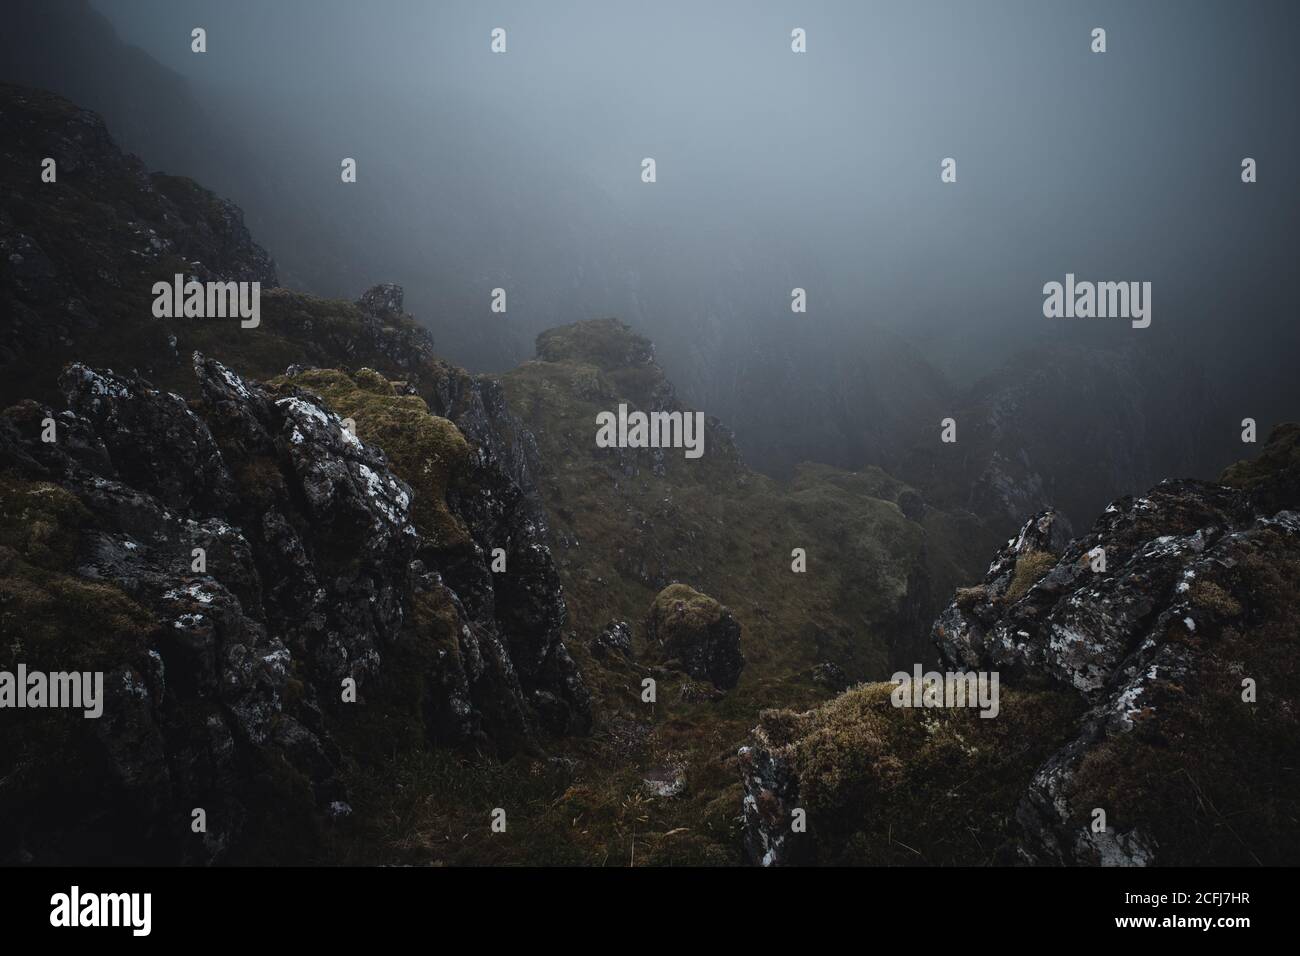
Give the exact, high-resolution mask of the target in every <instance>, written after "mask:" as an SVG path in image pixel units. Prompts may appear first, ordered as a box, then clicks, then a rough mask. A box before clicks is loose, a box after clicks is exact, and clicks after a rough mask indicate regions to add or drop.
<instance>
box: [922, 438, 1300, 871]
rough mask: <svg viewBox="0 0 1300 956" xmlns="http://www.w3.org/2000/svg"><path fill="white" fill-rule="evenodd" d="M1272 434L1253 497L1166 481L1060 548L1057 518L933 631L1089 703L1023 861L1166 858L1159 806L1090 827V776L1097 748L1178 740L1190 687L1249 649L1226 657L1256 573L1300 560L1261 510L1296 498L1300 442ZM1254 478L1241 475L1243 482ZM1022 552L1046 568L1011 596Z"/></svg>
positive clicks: (1037, 798)
mask: <svg viewBox="0 0 1300 956" xmlns="http://www.w3.org/2000/svg"><path fill="white" fill-rule="evenodd" d="M1274 439H1275V442H1274V443H1272V444H1271V445H1270V446H1268V447H1266V450H1265V453H1264V454H1262V455H1261V456H1260V459H1259V465H1258V471H1257V475H1258V477H1257V480H1256V481H1254V482H1247V481H1244V480H1243V481H1242V484H1243V485H1246V486H1248V487H1250V488H1251V491H1249V492H1242V491H1237V490H1233V489H1229V488H1224V487H1222V486H1216V485H1211V484H1207V483H1203V482H1195V481H1179V480H1166V481H1163V482H1161V483H1160V484H1159V485H1157V486H1156V487H1155V488H1154V489H1152V490H1151V491H1150V492H1149V493H1148V494H1146V495H1144V496H1140V497H1136V498H1133V497H1126V498H1122V499H1120V500H1118V501H1116V502H1114V503H1113V504H1111V505H1110V506H1109V507H1107V508H1106V510H1105V512H1104V513H1103V514H1102V515H1101V516H1100V517H1099V518H1098V519H1097V522H1096V523H1095V524H1094V525H1093V527H1092V529H1091V530H1090V531H1089V533H1088V534H1087V535H1085V536H1084V537H1083V538H1080V539H1078V540H1076V541H1073V542H1071V543H1070V544H1068V545H1067V546H1065V547H1061V546H1060V543H1059V542H1058V541H1056V540H1052V537H1053V531H1054V522H1053V520H1052V519H1053V516H1052V515H1051V514H1050V513H1047V514H1044V515H1039V516H1037V517H1036V518H1034V519H1032V520H1031V521H1030V522H1029V523H1028V524H1026V526H1025V528H1024V529H1023V530H1022V531H1021V533H1020V535H1019V536H1018V537H1017V538H1016V539H1014V540H1013V541H1012V542H1010V543H1009V544H1008V546H1007V547H1006V548H1005V549H1003V551H1002V552H1000V553H999V555H998V557H997V558H996V559H995V560H994V562H993V564H992V565H991V567H990V569H989V573H988V575H987V576H986V578H985V581H984V584H983V585H982V586H981V588H979V589H978V590H977V591H976V589H972V590H973V591H976V593H974V594H968V595H965V596H963V595H961V594H959V595H958V599H957V600H956V601H954V602H953V603H952V604H951V605H950V606H949V607H948V609H947V610H945V611H944V613H943V614H942V615H941V616H940V618H939V621H938V622H936V625H935V628H934V635H935V639H936V642H937V643H938V645H939V647H940V649H941V651H942V652H943V653H944V655H945V657H946V658H947V660H948V661H949V662H950V663H951V664H954V665H957V666H962V667H967V668H993V669H998V668H1005V669H1007V670H1010V671H1012V672H1016V673H1020V674H1023V675H1027V676H1030V677H1045V678H1047V679H1049V680H1051V681H1053V682H1056V683H1059V684H1063V685H1066V686H1068V687H1070V688H1071V689H1073V690H1074V691H1076V692H1077V693H1079V694H1080V695H1082V697H1083V698H1084V699H1085V700H1086V701H1087V702H1088V704H1089V705H1090V706H1091V709H1090V710H1089V712H1088V714H1087V715H1086V716H1085V718H1084V719H1083V720H1082V722H1081V724H1080V729H1079V733H1078V735H1077V736H1076V737H1075V739H1074V740H1072V741H1071V742H1070V743H1069V744H1067V745H1066V746H1065V747H1064V748H1063V749H1062V750H1061V751H1060V752H1058V753H1057V754H1056V755H1054V756H1053V757H1052V758H1051V759H1049V760H1048V761H1047V762H1046V763H1045V764H1044V765H1043V766H1042V768H1041V769H1040V770H1039V771H1038V773H1037V774H1036V775H1035V777H1034V779H1033V782H1032V784H1031V786H1030V788H1029V791H1028V793H1027V794H1026V796H1025V798H1024V800H1023V801H1022V802H1021V805H1020V807H1019V809H1018V811H1017V819H1018V820H1019V822H1020V825H1021V826H1022V828H1023V829H1024V832H1025V835H1026V839H1025V843H1024V846H1023V847H1022V849H1021V853H1022V855H1023V856H1024V858H1025V859H1027V860H1030V861H1034V862H1053V863H1100V864H1102V865H1146V864H1149V863H1155V862H1159V861H1160V860H1161V859H1162V857H1163V854H1162V849H1161V847H1160V844H1159V841H1158V840H1157V839H1156V838H1155V837H1154V835H1153V833H1152V831H1153V829H1159V823H1158V822H1157V821H1155V820H1152V819H1150V811H1146V812H1144V813H1142V814H1140V815H1139V814H1133V813H1130V814H1129V815H1128V818H1127V819H1124V820H1122V821H1121V822H1118V823H1117V825H1116V826H1112V827H1111V828H1109V829H1108V830H1106V831H1104V832H1093V830H1092V829H1091V827H1090V826H1088V825H1087V824H1088V819H1087V817H1088V812H1090V811H1091V809H1092V807H1091V806H1086V805H1084V804H1086V802H1087V801H1083V802H1082V803H1081V801H1080V796H1079V791H1084V790H1087V789H1088V785H1087V784H1085V783H1082V782H1081V780H1080V777H1081V774H1083V772H1084V770H1085V768H1087V767H1089V766H1091V765H1097V764H1099V763H1100V762H1101V760H1102V759H1103V758H1102V756H1101V754H1103V753H1110V752H1111V751H1112V750H1113V749H1114V748H1117V747H1119V748H1122V747H1133V746H1141V745H1139V744H1136V743H1134V742H1133V741H1134V740H1136V739H1138V738H1141V739H1145V740H1152V741H1154V740H1158V739H1160V738H1162V737H1165V738H1167V737H1170V736H1172V735H1173V734H1174V733H1175V731H1174V730H1173V729H1172V728H1174V727H1177V726H1179V724H1180V723H1181V722H1182V721H1184V720H1186V719H1189V718H1188V715H1189V714H1194V713H1195V712H1196V709H1197V708H1200V707H1203V706H1206V704H1205V702H1204V701H1198V700H1196V699H1195V697H1194V696H1193V695H1192V694H1191V689H1192V687H1193V686H1194V685H1195V684H1197V683H1198V682H1200V681H1201V680H1203V679H1204V675H1205V674H1206V673H1207V672H1208V671H1210V670H1211V669H1213V668H1216V667H1218V666H1219V664H1218V661H1219V659H1220V655H1223V654H1225V653H1226V654H1229V655H1232V654H1235V653H1239V652H1236V651H1233V650H1230V648H1231V645H1232V644H1233V643H1234V642H1235V641H1237V640H1238V637H1237V633H1238V632H1237V631H1236V629H1235V627H1232V626H1231V625H1230V626H1229V627H1228V629H1227V633H1226V636H1225V635H1224V625H1225V620H1224V619H1225V618H1228V619H1231V618H1237V617H1239V616H1240V615H1241V614H1242V613H1243V608H1244V607H1246V606H1248V605H1249V604H1250V601H1251V598H1250V594H1251V589H1252V587H1254V586H1256V585H1253V584H1252V583H1251V581H1250V575H1248V574H1246V573H1245V572H1246V569H1247V568H1250V567H1252V565H1254V566H1255V567H1258V563H1257V562H1258V561H1259V560H1261V559H1262V560H1264V561H1267V562H1270V563H1273V564H1277V565H1281V566H1286V565H1287V564H1289V563H1290V562H1293V561H1294V556H1295V555H1297V554H1300V516H1297V514H1296V512H1294V511H1289V510H1282V511H1278V512H1276V513H1275V514H1269V513H1264V514H1260V513H1258V512H1257V510H1256V509H1257V507H1258V506H1259V505H1260V504H1261V503H1266V504H1268V505H1278V504H1282V503H1289V504H1291V505H1292V506H1294V505H1296V504H1300V501H1298V500H1297V499H1296V497H1295V496H1294V494H1293V493H1292V494H1287V493H1286V489H1291V491H1292V492H1293V491H1294V481H1295V477H1294V476H1295V467H1296V466H1295V462H1294V461H1293V460H1292V458H1291V456H1290V453H1289V451H1287V450H1285V449H1286V448H1287V447H1288V446H1289V444H1290V443H1291V442H1293V441H1294V438H1293V434H1292V432H1291V431H1290V430H1289V429H1283V430H1279V431H1278V432H1277V433H1276V434H1275V436H1274ZM1249 472H1250V469H1249V468H1247V467H1245V466H1237V467H1236V469H1235V474H1236V476H1237V477H1238V478H1241V477H1242V476H1243V475H1245V474H1247V473H1249ZM1233 474H1234V470H1230V471H1229V472H1228V475H1229V476H1231V475H1233ZM1262 488H1267V489H1268V491H1265V492H1262V493H1261V489H1262ZM1274 489H1282V490H1283V493H1282V494H1281V495H1274V494H1273V493H1272V492H1273V490H1274ZM1027 554H1039V555H1043V554H1051V558H1050V560H1049V561H1047V562H1046V565H1045V566H1042V567H1040V569H1039V570H1038V571H1037V572H1036V574H1035V576H1036V577H1037V580H1036V581H1035V582H1033V583H1032V584H1031V585H1029V586H1028V587H1027V588H1026V589H1023V590H1022V591H1021V592H1020V593H1019V595H1017V593H1016V592H1015V589H1014V587H1013V585H1014V583H1015V578H1016V574H1017V567H1018V565H1019V564H1020V563H1021V562H1023V561H1024V560H1025V556H1026V555H1027ZM1102 555H1104V569H1103V567H1102V563H1101V562H1100V561H1098V560H1097V559H1098V557H1099V556H1102ZM1258 573H1259V572H1258V571H1256V572H1255V574H1258ZM1216 632H1219V633H1217V634H1216ZM1214 693H1216V695H1217V694H1223V695H1224V696H1227V697H1228V698H1231V696H1232V695H1233V693H1235V691H1234V690H1233V687H1232V685H1231V684H1229V685H1228V686H1226V687H1223V686H1220V687H1219V688H1218V689H1217V691H1215V692H1214ZM1243 706H1244V705H1243ZM1129 735H1133V737H1132V738H1130V740H1129V742H1128V743H1125V738H1127V737H1128V736H1129ZM1201 746H1202V747H1204V748H1207V749H1208V748H1212V747H1213V744H1212V743H1211V742H1209V741H1202V743H1201ZM1135 816H1140V817H1146V818H1147V819H1145V820H1141V821H1140V822H1139V821H1138V820H1134V817H1135Z"/></svg>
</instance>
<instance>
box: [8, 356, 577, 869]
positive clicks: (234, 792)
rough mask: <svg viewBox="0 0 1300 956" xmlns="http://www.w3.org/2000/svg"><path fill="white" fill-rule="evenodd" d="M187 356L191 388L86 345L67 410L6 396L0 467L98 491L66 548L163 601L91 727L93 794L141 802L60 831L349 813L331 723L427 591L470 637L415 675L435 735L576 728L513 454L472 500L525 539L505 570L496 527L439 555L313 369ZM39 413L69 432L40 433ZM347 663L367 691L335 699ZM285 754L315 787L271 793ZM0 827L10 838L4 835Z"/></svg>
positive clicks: (179, 830)
mask: <svg viewBox="0 0 1300 956" xmlns="http://www.w3.org/2000/svg"><path fill="white" fill-rule="evenodd" d="M193 366H194V373H195V375H196V376H197V378H198V382H199V391H200V394H201V396H202V399H201V400H200V401H197V402H195V403H194V404H193V406H192V407H191V406H190V405H187V404H186V403H185V402H184V401H183V400H182V399H180V398H179V397H177V396H175V395H171V394H168V393H165V392H161V391H159V390H157V389H154V388H152V387H151V386H150V385H149V384H148V383H147V382H144V381H143V380H141V379H138V378H135V377H123V376H119V375H115V374H113V373H112V372H108V371H97V370H93V369H90V368H87V367H84V366H81V365H73V366H70V367H69V368H68V370H67V371H66V373H65V375H64V377H63V379H62V383H61V384H62V388H63V391H64V394H65V396H66V398H67V403H68V408H67V410H65V411H61V412H55V411H54V410H52V409H48V408H40V407H39V406H35V405H34V404H33V403H27V406H31V407H26V406H24V407H19V408H15V409H10V410H9V411H7V412H5V413H4V415H2V416H0V470H3V469H12V470H13V472H14V473H16V474H17V475H19V476H21V477H23V478H24V479H26V480H32V481H46V482H51V483H54V484H57V485H59V486H60V487H61V488H63V489H65V490H67V491H70V492H72V493H73V494H75V495H76V496H77V498H78V499H80V501H81V502H82V504H83V505H84V506H85V508H86V510H87V511H88V512H89V514H90V515H91V518H90V520H89V521H88V523H87V525H86V526H85V527H84V528H83V529H82V530H81V531H80V532H79V533H78V534H77V540H76V546H75V551H76V554H75V563H74V566H73V568H72V569H71V570H72V571H73V572H74V573H75V574H76V575H77V576H78V577H79V578H82V579H84V580H87V581H92V582H103V583H105V584H111V585H113V586H114V587H116V588H119V589H121V591H122V592H124V593H125V594H126V595H128V596H129V597H130V598H132V599H133V600H135V601H136V602H138V604H139V605H140V606H141V607H142V608H144V609H145V610H146V611H147V612H148V613H149V614H150V615H151V616H152V620H153V623H152V625H151V627H150V631H149V634H150V636H149V637H148V639H147V641H146V644H145V646H144V647H143V649H142V650H139V651H132V650H130V649H126V648H124V649H122V652H121V653H122V657H121V660H120V662H119V663H118V664H117V665H116V666H114V667H112V668H110V669H109V671H108V672H107V673H106V675H105V677H106V682H107V689H106V706H105V717H104V719H103V720H102V721H98V722H95V721H87V722H86V723H87V725H88V726H87V727H86V728H85V733H87V734H89V735H91V740H92V741H93V743H88V744H87V746H93V747H94V748H95V749H96V750H97V752H98V754H99V757H98V758H97V763H98V765H102V766H103V767H104V774H105V777H104V778H103V779H102V780H100V781H99V783H100V785H102V787H103V789H104V799H103V800H102V801H98V802H88V803H87V806H88V807H90V806H101V805H111V806H117V805H119V804H121V805H122V806H125V807H128V808H129V810H123V811H122V813H121V814H119V816H118V817H116V818H114V820H113V821H110V823H108V824H106V823H105V821H103V820H101V819H98V818H92V817H87V818H86V819H85V820H73V821H70V822H68V823H67V826H66V830H67V832H70V833H72V834H74V836H75V834H76V833H78V832H80V829H81V828H95V827H99V828H101V829H102V828H103V827H104V826H106V825H108V826H113V825H116V826H119V827H122V828H124V830H125V831H126V832H130V833H132V834H144V833H147V834H149V838H148V839H147V840H143V839H142V840H141V846H140V847H138V848H137V849H138V852H139V853H140V855H141V859H148V860H155V861H158V860H162V861H172V862H182V861H188V862H199V863H211V862H216V861H219V860H221V859H223V858H224V857H225V856H226V855H227V854H228V853H229V852H230V851H231V850H232V849H235V848H238V847H240V846H242V845H243V844H242V842H241V841H243V840H244V839H245V831H246V829H247V827H248V826H249V825H250V824H251V823H252V822H253V821H255V820H262V821H266V820H267V819H268V818H270V817H274V816H276V815H277V814H285V813H289V814H293V815H294V818H295V819H297V818H298V817H299V816H302V815H303V814H306V815H307V817H309V818H310V820H309V822H308V823H307V824H306V826H307V828H308V829H309V830H310V829H311V828H319V827H320V826H323V825H325V823H327V822H328V821H330V820H335V819H339V818H340V817H341V816H345V815H346V814H344V813H342V811H340V810H339V807H344V806H347V794H346V792H345V789H344V787H343V785H342V783H341V779H340V768H341V767H342V766H343V761H344V756H343V754H342V753H341V752H340V749H339V745H338V744H337V743H336V742H335V732H334V731H333V730H332V729H331V728H333V727H336V726H339V725H340V721H346V720H347V719H349V715H350V713H351V712H349V711H347V710H346V708H347V707H364V706H367V704H369V705H371V706H380V705H381V704H382V703H383V702H382V701H381V700H379V699H374V697H373V695H374V694H375V693H376V692H377V691H376V688H378V687H382V686H386V685H384V683H383V682H384V681H385V680H386V679H388V678H389V677H390V676H391V675H390V674H388V673H387V672H386V671H385V662H386V660H387V659H388V658H389V657H390V656H392V654H393V653H394V651H395V649H396V648H397V647H398V645H399V642H402V641H410V640H424V639H427V638H425V637H422V636H421V635H420V634H419V633H417V632H415V631H413V630H412V627H413V621H414V618H413V616H412V615H413V614H414V607H415V603H416V602H417V601H419V600H425V599H428V600H432V601H433V602H434V603H435V604H443V605H445V606H447V607H448V608H449V609H450V611H449V613H450V614H451V617H452V620H453V621H454V622H456V623H455V625H454V630H455V631H457V632H458V633H457V634H456V635H455V640H456V642H457V643H458V645H459V646H458V648H457V651H458V653H457V654H456V655H455V660H454V661H452V660H450V659H449V658H450V655H448V654H446V653H445V652H443V653H441V655H440V656H439V657H438V658H437V659H436V660H434V662H433V663H432V664H430V665H429V668H430V669H429V671H428V673H427V674H425V675H423V681H424V686H425V687H426V692H425V693H426V697H425V712H424V718H423V719H424V721H425V733H426V735H427V737H428V738H429V740H431V741H442V742H450V743H458V742H460V743H466V744H472V743H477V744H485V745H487V746H489V747H490V746H492V745H494V744H496V743H500V744H501V745H503V746H506V747H513V746H516V745H518V743H520V742H521V741H522V742H527V741H530V740H531V739H532V737H533V723H534V721H535V720H536V721H540V722H541V724H542V725H543V726H545V727H547V728H549V729H554V730H556V731H560V732H565V731H571V730H574V729H585V726H587V725H589V722H590V698H589V695H588V693H587V691H586V688H585V686H584V685H583V683H582V680H581V676H580V675H579V674H578V671H577V668H576V666H575V665H574V663H573V661H572V659H571V658H570V657H569V655H568V653H567V651H566V650H565V648H564V645H563V642H562V641H561V640H560V631H561V628H562V626H563V623H564V618H565V614H564V603H563V597H562V594H561V592H560V587H559V582H558V579H557V578H556V576H555V571H554V566H553V564H552V563H551V562H550V556H549V551H548V550H547V549H546V548H545V546H544V544H542V542H541V540H540V530H539V529H538V528H537V526H536V525H535V524H533V523H532V522H531V521H530V520H528V518H527V517H526V515H527V508H528V506H527V504H526V502H525V501H524V499H523V495H522V492H521V491H520V490H519V488H518V485H516V484H514V483H512V482H510V481H509V479H508V478H507V477H506V476H505V474H504V468H502V467H500V466H499V465H497V464H496V463H495V461H494V463H493V465H492V466H491V467H489V466H488V465H486V464H484V465H481V469H482V470H481V473H480V478H481V483H480V484H479V485H478V486H477V487H475V488H472V489H469V490H466V491H465V492H464V493H463V494H462V497H461V499H460V500H459V502H458V504H459V505H460V506H461V507H462V508H463V509H464V510H463V512H462V516H467V523H468V524H469V525H470V526H471V527H473V528H474V529H475V531H476V533H479V534H482V535H483V540H484V543H485V544H486V543H487V542H488V541H492V542H496V541H505V542H509V543H510V545H511V548H512V550H511V560H512V562H514V566H513V567H512V572H513V573H512V574H511V575H510V576H509V577H510V579H511V583H510V584H509V586H507V587H504V588H498V587H497V586H496V585H497V583H498V582H494V580H493V576H492V575H491V574H490V573H486V571H485V570H484V569H485V565H484V563H483V560H482V559H483V553H484V551H483V548H477V549H476V550H475V552H474V554H471V555H467V556H461V558H460V559H459V563H458V564H457V563H456V562H450V566H449V567H448V568H446V569H445V571H446V574H445V575H444V574H443V573H440V570H436V569H433V568H430V567H428V566H426V563H425V561H423V560H420V559H418V558H417V555H423V556H424V557H425V558H426V560H427V559H428V557H429V555H428V554H427V552H422V550H421V549H422V542H421V540H420V536H419V534H418V533H417V530H416V527H415V525H414V523H413V518H412V510H411V508H412V490H411V489H410V488H409V487H408V486H407V485H406V484H405V483H404V482H403V481H402V480H401V479H400V478H398V477H397V476H396V475H394V474H393V473H392V471H391V470H390V468H389V466H388V462H387V460H386V458H385V456H384V454H383V452H382V451H381V450H380V449H379V448H377V447H375V446H372V445H368V444H365V443H363V442H361V441H359V440H358V439H356V438H354V437H353V436H352V435H351V434H350V433H349V431H348V430H347V429H345V428H344V427H343V424H342V422H341V420H340V419H339V418H338V417H337V416H336V415H335V414H334V413H333V412H331V411H330V410H329V409H328V408H326V407H324V406H323V405H322V404H321V403H320V401H319V400H318V399H316V398H315V397H314V396H313V395H311V394H310V393H308V392H305V391H302V390H300V389H295V388H293V387H292V386H291V385H290V386H284V387H281V388H279V389H278V390H276V391H271V390H268V389H266V388H264V387H262V386H260V385H258V384H257V383H255V382H252V381H246V380H244V379H243V378H241V377H240V376H238V375H236V374H235V373H234V372H232V371H231V370H230V369H228V368H226V367H225V366H224V365H222V364H221V363H220V362H217V361H215V360H212V359H209V358H205V357H203V356H201V355H198V354H196V355H195V356H194V362H193ZM46 417H53V418H55V420H56V421H57V423H58V426H57V427H58V440H57V441H56V442H53V443H48V442H42V441H41V440H40V437H39V435H40V427H39V426H40V422H41V421H42V420H43V419H45V418H46ZM485 427H486V426H485ZM237 476H238V477H237ZM476 562H477V563H476ZM476 569H477V570H476ZM453 581H454V582H455V585H453V584H452V582H453ZM459 585H463V586H464V587H465V589H466V590H465V593H464V594H460V593H458V592H457V590H456V586H459ZM345 682H348V684H354V685H355V692H356V698H357V703H356V704H347V703H343V702H342V693H341V690H342V688H344V687H345ZM271 766H279V767H282V768H284V770H283V771H277V773H281V772H283V773H288V774H290V775H291V776H292V777H293V778H294V779H296V780H298V781H300V782H301V785H302V788H303V789H301V790H299V791H298V792H299V793H301V794H306V799H307V800H308V804H309V805H308V806H305V807H304V806H293V807H286V806H285V805H283V804H282V803H279V802H278V801H280V800H282V799H285V797H284V795H283V794H282V795H281V796H274V795H271V796H268V794H267V793H266V789H265V783H264V781H263V780H262V778H263V777H264V776H265V774H266V772H267V771H266V770H265V769H264V768H266V767H271ZM194 807H203V808H204V809H205V810H206V812H207V818H208V825H209V828H208V832H207V833H206V834H204V835H203V837H202V838H201V839H200V838H197V837H196V838H195V839H189V837H190V835H191V831H190V829H189V814H190V810H191V809H192V808H194ZM32 812H35V813H37V814H38V815H39V808H37V809H35V810H33V811H32ZM10 824H11V825H12V826H13V828H14V829H15V830H17V831H18V832H20V833H23V832H25V833H26V836H24V837H23V842H24V846H23V848H22V853H23V854H25V856H24V857H23V858H27V859H33V860H35V861H37V862H42V861H51V862H57V861H59V860H60V859H62V858H63V857H62V856H61V855H60V854H62V853H63V852H65V851H64V850H63V849H62V848H61V847H60V846H56V845H53V844H44V843H42V840H41V838H40V837H39V835H37V836H33V834H38V833H39V830H40V828H39V826H38V825H37V824H36V822H35V821H34V820H27V821H26V823H24V822H23V821H15V820H12V819H11V820H10ZM3 837H4V834H0V857H4V856H6V855H7V853H8V852H9V850H10V849H11V848H7V847H5V846H4V845H3ZM74 858H75V857H74Z"/></svg>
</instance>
